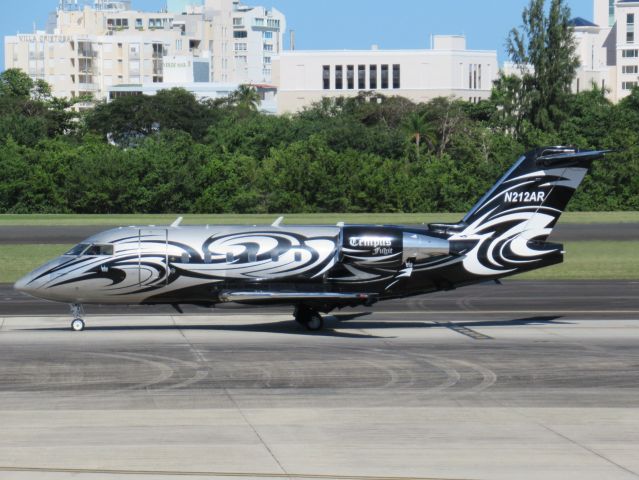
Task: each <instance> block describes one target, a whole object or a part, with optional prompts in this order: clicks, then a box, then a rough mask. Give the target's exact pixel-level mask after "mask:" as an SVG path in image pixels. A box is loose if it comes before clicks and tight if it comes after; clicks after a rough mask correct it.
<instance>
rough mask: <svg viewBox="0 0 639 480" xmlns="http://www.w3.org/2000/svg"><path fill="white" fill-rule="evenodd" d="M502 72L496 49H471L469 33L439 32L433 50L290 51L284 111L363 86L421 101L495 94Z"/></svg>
mask: <svg viewBox="0 0 639 480" xmlns="http://www.w3.org/2000/svg"><path fill="white" fill-rule="evenodd" d="M498 72H499V66H498V63H497V52H496V51H477V50H467V49H466V39H465V38H464V37H463V36H435V37H433V45H432V48H431V49H428V50H379V49H378V48H377V47H373V48H372V49H371V50H363V51H353V50H350V51H349V50H345V51H287V52H283V53H282V54H281V55H280V56H279V57H278V58H277V59H276V60H275V66H274V76H273V79H274V83H275V85H276V86H277V87H278V95H277V104H278V113H287V112H297V111H299V110H302V109H303V108H304V107H307V106H309V105H311V104H312V103H314V102H317V101H319V100H321V99H322V98H323V97H338V96H355V95H357V94H358V93H359V92H362V91H367V92H368V91H373V92H379V93H383V94H385V95H399V96H402V97H406V98H409V99H410V100H413V101H415V102H424V101H428V100H430V99H433V98H435V97H440V96H444V97H448V96H455V97H458V98H462V99H465V100H468V101H471V102H477V101H479V100H481V99H485V98H488V97H489V96H490V92H491V88H492V84H493V81H494V80H495V79H496V77H497V74H498Z"/></svg>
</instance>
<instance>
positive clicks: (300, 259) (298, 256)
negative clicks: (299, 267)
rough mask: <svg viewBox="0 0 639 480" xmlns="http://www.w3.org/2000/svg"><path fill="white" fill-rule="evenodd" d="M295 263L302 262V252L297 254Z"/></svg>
mask: <svg viewBox="0 0 639 480" xmlns="http://www.w3.org/2000/svg"><path fill="white" fill-rule="evenodd" d="M295 261H296V262H301V261H302V252H295Z"/></svg>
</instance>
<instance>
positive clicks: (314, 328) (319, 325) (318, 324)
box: [304, 312, 324, 332]
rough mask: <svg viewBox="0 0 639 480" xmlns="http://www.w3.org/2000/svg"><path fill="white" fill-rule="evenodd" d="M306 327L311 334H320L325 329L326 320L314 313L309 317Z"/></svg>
mask: <svg viewBox="0 0 639 480" xmlns="http://www.w3.org/2000/svg"><path fill="white" fill-rule="evenodd" d="M304 326H305V327H306V329H307V330H308V331H309V332H319V331H320V330H322V329H323V328H324V319H323V318H322V316H321V315H320V314H319V313H317V312H313V313H311V314H310V315H309V317H308V320H307V321H306V323H304Z"/></svg>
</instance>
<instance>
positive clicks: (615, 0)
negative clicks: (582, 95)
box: [572, 0, 639, 102]
mask: <svg viewBox="0 0 639 480" xmlns="http://www.w3.org/2000/svg"><path fill="white" fill-rule="evenodd" d="M593 3H594V22H591V21H589V20H585V19H583V18H575V19H573V20H572V24H573V26H574V29H575V37H576V40H577V53H578V54H579V58H580V60H581V67H580V68H579V70H578V72H577V78H576V79H575V82H574V83H573V91H575V92H579V91H581V90H586V89H590V88H591V86H592V84H593V83H594V84H596V85H597V86H598V87H599V88H604V89H606V90H608V92H609V93H608V94H607V95H608V97H609V98H610V99H611V100H612V101H614V102H616V101H619V100H621V99H622V98H624V97H626V96H627V95H628V94H629V93H630V91H631V90H632V89H633V88H634V87H636V86H637V85H638V84H639V30H635V24H636V23H637V22H639V0H637V1H630V0H594V2H593Z"/></svg>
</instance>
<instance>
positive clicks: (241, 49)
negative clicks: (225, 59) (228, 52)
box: [235, 43, 247, 52]
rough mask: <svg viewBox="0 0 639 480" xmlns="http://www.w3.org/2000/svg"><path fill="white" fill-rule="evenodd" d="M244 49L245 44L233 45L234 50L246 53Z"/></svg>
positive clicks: (245, 47)
mask: <svg viewBox="0 0 639 480" xmlns="http://www.w3.org/2000/svg"><path fill="white" fill-rule="evenodd" d="M246 49H247V44H246V43H236V44H235V50H238V51H242V52H243V51H246Z"/></svg>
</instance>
